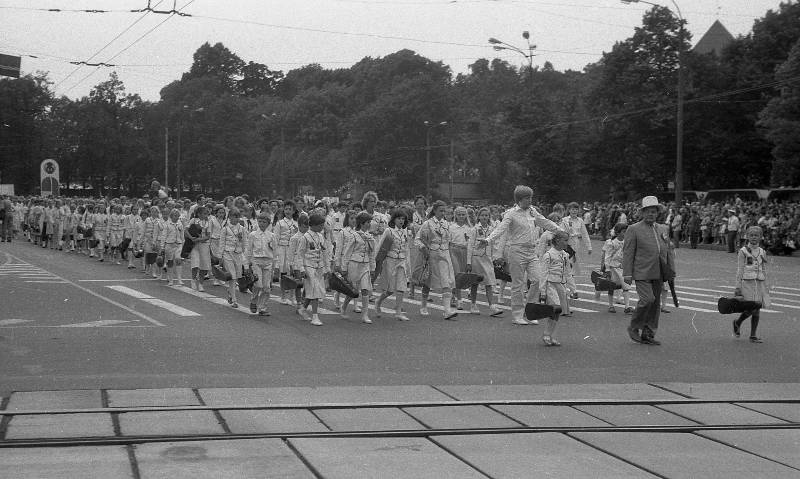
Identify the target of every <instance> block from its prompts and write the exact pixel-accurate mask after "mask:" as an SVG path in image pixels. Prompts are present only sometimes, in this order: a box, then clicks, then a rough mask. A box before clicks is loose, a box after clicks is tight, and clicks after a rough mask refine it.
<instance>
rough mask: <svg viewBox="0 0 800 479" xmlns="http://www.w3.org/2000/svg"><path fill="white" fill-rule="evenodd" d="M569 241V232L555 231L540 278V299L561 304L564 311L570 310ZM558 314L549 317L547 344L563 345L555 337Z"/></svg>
mask: <svg viewBox="0 0 800 479" xmlns="http://www.w3.org/2000/svg"><path fill="white" fill-rule="evenodd" d="M567 241H569V233H567V232H565V231H556V232H555V233H553V246H552V247H551V248H550V249H549V250H547V252H546V253H545V254H544V255H543V256H542V257H541V259H540V261H541V272H542V277H541V278H540V280H539V301H540V302H542V303H547V304H549V305H552V306H557V305H560V306H561V310H562V311H569V303H568V300H567V288H566V284H567V276H568V275H569V256H568V255H567V253H565V252H564V247H565V246H566V245H567ZM557 324H558V315H553V317H550V318H547V325H546V326H545V331H544V335H543V336H542V342H544V344H545V345H546V346H561V343H559V342H558V341H556V340H555V339H554V338H553V335H554V334H555V330H556V325H557Z"/></svg>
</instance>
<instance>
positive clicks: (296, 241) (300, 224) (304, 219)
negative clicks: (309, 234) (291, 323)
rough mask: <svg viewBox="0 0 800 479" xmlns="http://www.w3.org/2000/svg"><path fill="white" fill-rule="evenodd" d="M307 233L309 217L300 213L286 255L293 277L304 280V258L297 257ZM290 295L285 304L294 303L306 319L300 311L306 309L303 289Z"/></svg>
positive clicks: (297, 311)
mask: <svg viewBox="0 0 800 479" xmlns="http://www.w3.org/2000/svg"><path fill="white" fill-rule="evenodd" d="M306 231H308V215H307V214H306V213H300V215H298V217H297V233H295V234H294V235H292V238H291V239H290V240H289V249H288V251H287V253H286V254H287V255H288V256H287V258H288V264H289V271H292V272H293V276H294V278H296V279H299V278H302V274H301V272H302V270H303V258H301V257H299V256H298V255H297V251H298V246H299V245H300V238H302V237H303V235H304V234H306ZM276 241H277V239H276ZM289 295H292V299H291V300H289V299H288V298H287V301H289V302H288V303H284V304H292V303H294V307H295V312H296V313H297V314H299V315H300V319H306V316H305V315H303V314H301V313H300V310H301V309H304V308H303V290H302V288H295V289H294V292H293V293H292V292H291V291H290V292H289Z"/></svg>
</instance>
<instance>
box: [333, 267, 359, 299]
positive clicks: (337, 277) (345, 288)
mask: <svg viewBox="0 0 800 479" xmlns="http://www.w3.org/2000/svg"><path fill="white" fill-rule="evenodd" d="M328 282H329V283H330V286H331V289H332V290H334V291H338V292H340V293H342V294H344V295H346V296H349V297H351V298H358V296H359V292H358V290H357V289H356V288H355V287H354V286H353V283H351V282H350V281H349V280H348V279H347V278H345V277H344V276H342V274H341V273H338V272H336V273H333V274H332V275H331V276H330V279H329V280H328Z"/></svg>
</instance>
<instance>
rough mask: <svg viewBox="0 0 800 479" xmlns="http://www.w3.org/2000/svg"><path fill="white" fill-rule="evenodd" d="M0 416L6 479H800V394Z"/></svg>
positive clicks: (347, 390)
mask: <svg viewBox="0 0 800 479" xmlns="http://www.w3.org/2000/svg"><path fill="white" fill-rule="evenodd" d="M0 409H2V410H4V411H6V412H14V413H17V414H14V415H9V414H6V415H4V416H3V419H2V422H0V478H12V477H13V478H27V477H30V478H48V477H59V478H65V477H69V478H72V477H74V478H87V477H100V478H117V477H128V478H153V477H163V478H179V477H191V478H198V477H208V478H219V477H283V478H287V477H289V478H306V477H307V478H314V477H325V478H348V479H351V478H376V477H377V478H384V477H385V478H404V477H407V478H437V479H440V478H472V477H476V478H477V477H480V478H486V477H491V478H527V477H569V478H580V477H586V478H606V477H613V478H618V477H668V478H680V477H686V478H695V477H703V478H714V477H718V478H736V477H742V478H752V477H759V478H790V477H791V478H795V477H800V424H798V423H800V383H763V384H700V383H695V384H691V383H665V384H563V385H510V386H488V385H483V386H458V385H457V386H425V385H422V386H386V387H321V388H310V387H293V388H289V387H286V388H263V389H260V388H240V389H236V388H219V389H188V388H187V389H144V390H71V391H35V392H22V391H20V392H13V393H11V394H10V396H9V397H5V398H3V399H2V403H0ZM154 409H161V410H154ZM57 412H58V414H56V413H57ZM74 438H82V439H81V440H80V442H79V443H73V444H76V445H77V447H75V446H73V447H67V444H69V441H71V440H73V439H74ZM53 441H61V442H60V443H55V442H53Z"/></svg>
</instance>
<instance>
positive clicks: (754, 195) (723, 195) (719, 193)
mask: <svg viewBox="0 0 800 479" xmlns="http://www.w3.org/2000/svg"><path fill="white" fill-rule="evenodd" d="M769 191H770V190H768V189H765V188H763V189H762V188H725V189H719V190H708V193H706V197H705V199H704V200H703V201H704V202H705V203H719V202H724V201H734V200H735V199H736V198H737V197H738V198H739V199H740V200H742V201H767V196H768V195H769Z"/></svg>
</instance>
